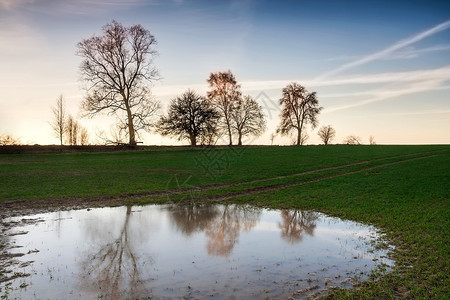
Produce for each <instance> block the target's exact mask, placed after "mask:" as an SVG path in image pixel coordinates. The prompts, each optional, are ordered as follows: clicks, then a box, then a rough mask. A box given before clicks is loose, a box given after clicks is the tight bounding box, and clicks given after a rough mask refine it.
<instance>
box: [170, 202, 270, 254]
mask: <svg viewBox="0 0 450 300" xmlns="http://www.w3.org/2000/svg"><path fill="white" fill-rule="evenodd" d="M168 210H169V212H170V216H171V217H172V220H173V221H174V223H175V225H176V226H177V228H178V230H180V231H181V232H182V233H183V234H185V235H187V236H189V235H191V234H192V233H194V232H196V231H205V234H206V237H207V238H208V242H207V246H206V247H207V250H208V254H210V255H219V256H228V255H229V254H230V253H231V251H232V250H233V248H234V245H235V244H236V242H237V241H238V239H239V231H240V230H243V231H249V230H251V229H252V228H253V227H254V226H255V225H256V223H257V222H258V220H259V217H260V215H261V209H258V208H252V207H245V206H236V205H223V206H218V205H208V204H195V203H190V204H188V205H183V206H173V207H169V208H168Z"/></svg>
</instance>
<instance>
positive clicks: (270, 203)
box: [0, 146, 450, 298]
mask: <svg viewBox="0 0 450 300" xmlns="http://www.w3.org/2000/svg"><path fill="white" fill-rule="evenodd" d="M214 158H220V160H215V159H214ZM217 162H220V163H217ZM353 163H358V164H353ZM350 164H352V165H350ZM202 165H203V166H207V167H208V168H209V169H208V168H206V169H205V168H204V167H202ZM217 167H221V168H222V170H220V171H219V170H218V168H217ZM208 171H209V172H208ZM307 171H314V172H310V173H306V174H302V172H307ZM211 175H214V176H211ZM279 176H284V177H279ZM177 180H178V183H177ZM189 187H202V189H201V190H195V189H194V190H185V189H186V188H189ZM255 189H267V190H262V191H259V192H254V191H255ZM167 190H171V191H172V193H171V194H169V195H166V194H160V195H154V194H151V192H155V191H161V192H164V191H167ZM173 191H175V193H173ZM449 191H450V146H307V147H248V148H245V147H244V148H233V149H228V148H223V149H213V150H210V152H205V151H204V150H199V149H186V148H184V149H178V150H174V151H167V150H158V149H156V150H154V151H145V152H119V153H61V154H37V155H31V154H24V155H0V203H1V202H2V201H8V202H11V201H15V200H24V201H30V202H33V201H34V200H38V199H66V198H90V197H98V196H104V195H109V196H121V195H130V194H134V196H133V197H129V198H128V199H127V200H126V201H127V202H129V203H140V204H143V203H155V202H158V203H160V202H165V201H167V200H170V201H180V200H186V199H194V200H196V199H197V200H198V199H208V198H214V197H217V198H218V199H219V200H221V201H229V202H234V203H250V204H253V205H257V206H264V207H272V208H302V209H311V210H315V211H320V212H324V213H327V214H329V215H332V216H338V217H342V218H345V219H351V220H355V221H359V222H364V223H368V224H372V225H375V226H377V227H378V228H380V229H381V230H382V231H383V232H384V233H386V236H387V238H388V239H389V240H390V241H391V243H392V244H393V245H394V246H395V251H394V258H395V260H396V262H397V263H396V266H395V268H394V269H393V270H392V271H391V272H389V273H387V274H386V273H383V272H381V273H374V275H373V278H372V280H370V281H367V282H364V283H362V285H361V286H360V287H358V288H357V289H354V290H338V291H334V292H333V294H332V295H331V296H330V297H342V298H347V297H354V298H393V297H405V296H406V297H409V298H445V297H448V294H449V291H448V286H449V285H450V281H449V274H450V269H449V265H450V264H449V263H450V260H449V256H450V251H449V250H450V247H449V230H450V229H449V228H450V226H449V225H450V224H449V216H450V202H449V200H450V192H449ZM230 194H231V195H233V196H232V197H229V196H230ZM124 201H125V200H124Z"/></svg>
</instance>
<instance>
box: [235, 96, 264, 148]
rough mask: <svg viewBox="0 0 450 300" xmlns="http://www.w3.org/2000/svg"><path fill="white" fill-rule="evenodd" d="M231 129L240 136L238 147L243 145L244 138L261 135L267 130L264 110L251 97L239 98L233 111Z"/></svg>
mask: <svg viewBox="0 0 450 300" xmlns="http://www.w3.org/2000/svg"><path fill="white" fill-rule="evenodd" d="M231 119H232V123H231V127H232V129H234V130H235V131H236V133H237V135H238V145H239V146H241V145H242V136H245V135H256V136H259V135H261V134H262V133H263V132H264V130H266V120H265V118H264V114H263V109H262V107H261V105H259V104H258V103H257V102H256V101H255V99H253V98H252V97H250V96H244V97H239V98H238V99H237V101H236V102H235V103H234V105H233V109H232V110H231Z"/></svg>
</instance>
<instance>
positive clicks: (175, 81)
mask: <svg viewBox="0 0 450 300" xmlns="http://www.w3.org/2000/svg"><path fill="white" fill-rule="evenodd" d="M111 20H117V21H118V22H121V23H122V24H124V25H126V26H129V25H132V24H141V25H143V26H144V27H145V28H146V29H148V30H150V32H151V33H152V34H153V35H154V36H155V38H156V40H157V41H158V45H157V48H156V50H157V51H158V52H159V55H158V57H156V59H155V66H156V67H157V68H158V70H159V72H160V74H161V77H162V78H161V80H159V81H156V82H154V84H153V87H152V92H153V96H154V98H155V99H156V100H157V101H160V102H161V105H162V110H161V113H166V107H167V104H168V103H169V101H170V99H172V98H173V97H175V96H176V95H180V94H181V93H183V92H184V91H186V90H187V89H188V88H191V89H194V90H195V91H197V92H198V93H201V94H203V95H205V94H206V91H207V89H208V87H207V83H206V79H207V77H208V76H209V74H210V73H211V72H217V71H226V70H231V71H232V73H233V74H234V75H235V76H236V79H237V80H238V81H239V83H240V84H241V86H242V92H243V94H245V95H246V94H249V95H252V96H254V97H256V98H257V101H258V102H259V103H260V104H261V105H262V106H263V108H264V112H265V114H266V117H267V125H268V126H267V130H266V132H265V133H264V134H263V135H262V136H261V137H259V138H257V139H253V138H248V139H247V140H246V141H247V143H251V144H270V139H269V136H270V135H271V134H272V133H273V132H275V130H276V127H277V125H278V124H279V113H280V107H279V106H278V99H279V98H280V97H281V90H282V88H283V87H285V86H286V85H287V84H288V83H290V82H293V81H296V82H299V83H300V84H302V85H304V86H305V87H306V88H307V89H308V90H309V91H316V92H317V96H318V99H319V104H320V106H322V107H324V109H323V111H322V113H321V114H320V116H319V126H318V127H317V128H316V129H314V130H313V129H311V128H310V127H309V126H308V135H309V137H310V138H309V139H308V141H307V143H308V144H319V143H320V139H319V138H318V136H317V131H318V129H319V128H320V127H321V126H323V125H332V126H333V127H334V128H335V130H336V138H335V139H334V140H333V141H332V143H342V141H343V139H344V138H345V137H346V136H348V135H355V136H359V137H361V138H362V142H363V143H365V144H367V143H368V140H369V136H374V137H375V141H376V142H377V143H378V144H448V143H450V2H448V1H353V0H352V1H331V0H328V1H309V0H305V1H258V0H254V1H251V0H250V1H243V0H236V1H188V0H173V1H162V0H154V1H146V0H133V1H125V0H108V1H87V0H86V1H84V0H83V1H77V0H60V1H50V0H40V1H37V0H0V70H1V72H0V107H1V109H0V134H11V135H13V136H14V137H17V138H20V141H21V142H22V143H26V144H35V143H37V144H58V138H56V137H55V136H54V134H53V133H52V130H51V127H50V125H49V122H50V121H51V120H52V112H51V107H52V106H54V104H55V101H56V99H57V98H58V96H59V95H60V94H62V95H63V97H64V99H65V101H66V106H67V110H68V111H69V113H71V114H72V115H74V116H76V117H80V120H79V122H80V123H81V124H82V125H83V126H85V127H86V128H87V129H88V131H89V134H90V142H91V143H94V142H96V140H97V137H96V133H98V132H99V131H102V130H103V131H106V132H108V131H109V127H110V125H111V124H112V123H113V122H114V120H113V119H111V118H110V117H108V116H105V115H101V116H98V117H95V118H93V119H88V118H81V113H80V103H81V101H82V99H83V89H82V86H83V83H82V82H80V81H79V65H80V62H81V58H80V57H78V56H76V55H75V52H76V44H77V43H78V42H80V41H81V40H82V39H85V38H89V37H91V36H92V35H94V34H100V33H101V28H102V26H104V25H105V24H107V23H109V22H111ZM291 139H292V138H290V137H280V136H277V137H276V138H275V140H274V144H278V145H288V144H291ZM141 140H142V141H143V142H144V144H146V145H168V144H176V145H181V144H188V141H187V140H185V141H181V142H180V141H177V140H176V139H170V138H166V137H165V138H163V137H161V136H159V135H158V134H156V133H154V132H151V133H144V134H143V135H142V137H141ZM244 142H245V140H244ZM224 143H226V138H225V139H224Z"/></svg>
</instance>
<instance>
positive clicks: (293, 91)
mask: <svg viewBox="0 0 450 300" xmlns="http://www.w3.org/2000/svg"><path fill="white" fill-rule="evenodd" d="M280 105H281V106H282V111H281V124H280V125H279V127H278V130H277V131H278V132H280V133H281V134H282V135H286V134H288V133H289V132H291V131H292V130H296V131H297V142H296V144H297V145H301V144H302V143H301V142H302V130H303V129H304V127H305V125H306V124H308V123H309V124H311V126H312V128H315V127H316V126H317V123H318V121H317V116H318V114H319V113H320V111H321V110H322V107H319V101H318V100H317V96H316V92H312V93H310V92H308V90H307V89H306V88H305V87H303V86H302V85H300V84H298V83H296V82H293V83H290V84H288V85H287V86H286V87H285V88H283V92H282V97H281V99H280Z"/></svg>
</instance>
